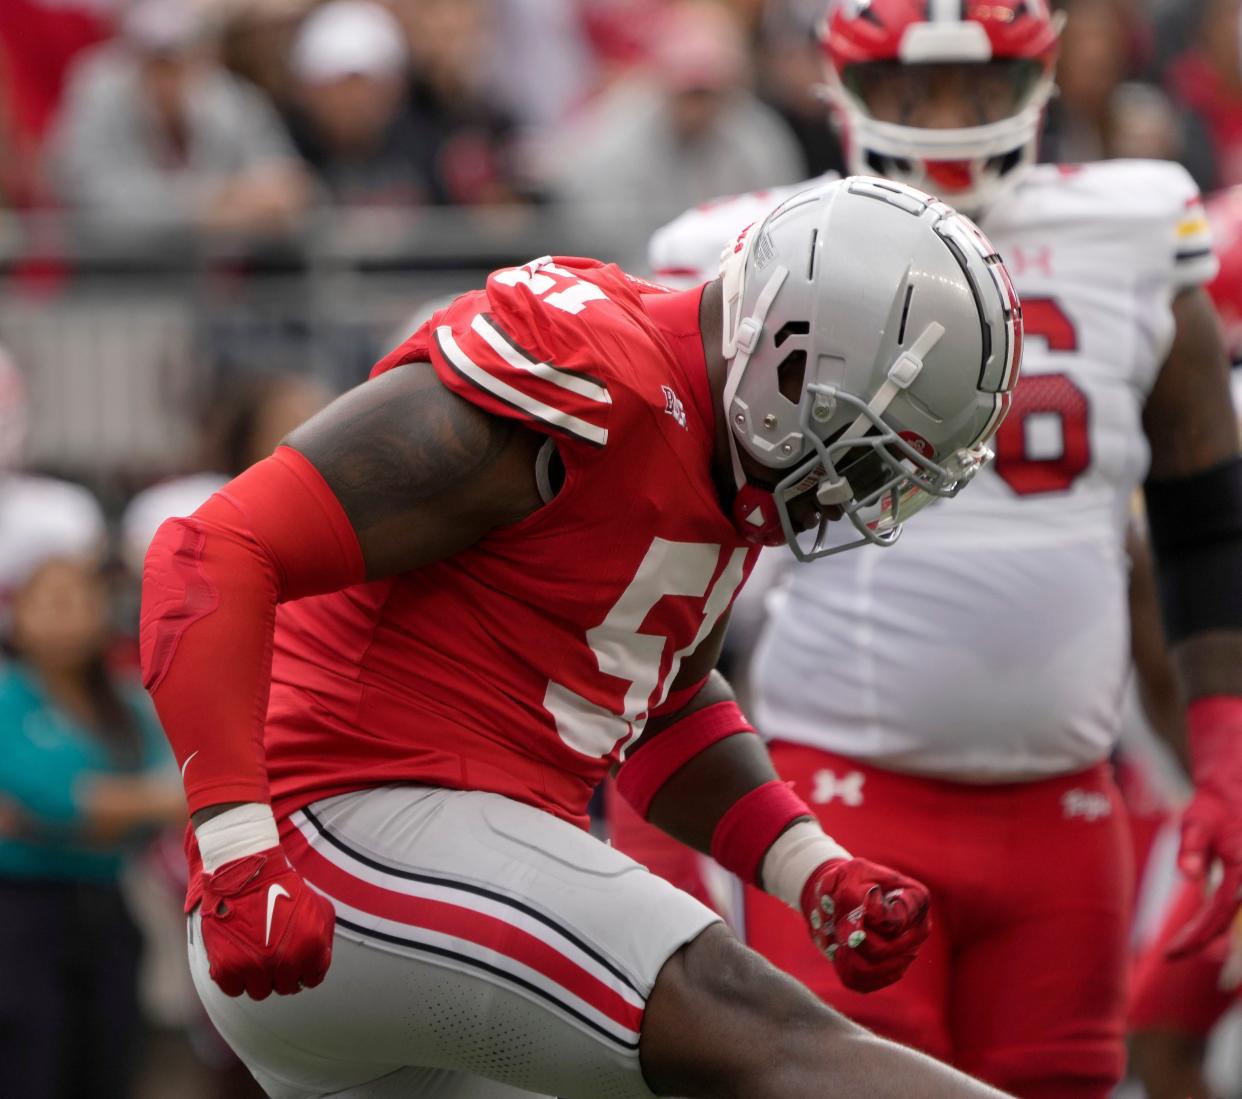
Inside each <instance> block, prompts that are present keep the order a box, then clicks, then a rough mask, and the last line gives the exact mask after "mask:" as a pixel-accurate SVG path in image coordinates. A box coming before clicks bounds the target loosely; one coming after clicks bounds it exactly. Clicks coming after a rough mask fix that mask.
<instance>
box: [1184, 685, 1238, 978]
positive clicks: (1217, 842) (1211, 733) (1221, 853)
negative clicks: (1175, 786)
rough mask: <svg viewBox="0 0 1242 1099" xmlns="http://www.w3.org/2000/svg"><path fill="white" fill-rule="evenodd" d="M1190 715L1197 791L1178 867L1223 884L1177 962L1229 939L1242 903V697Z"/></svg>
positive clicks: (1199, 704)
mask: <svg viewBox="0 0 1242 1099" xmlns="http://www.w3.org/2000/svg"><path fill="white" fill-rule="evenodd" d="M1186 716H1187V726H1188V728H1187V732H1188V735H1189V739H1190V756H1191V760H1192V766H1191V772H1192V774H1193V776H1194V780H1195V793H1194V797H1193V798H1192V799H1191V801H1190V804H1189V805H1188V806H1187V807H1186V811H1185V812H1184V813H1183V814H1182V844H1181V850H1180V852H1179V853H1178V857H1177V864H1178V867H1179V868H1180V869H1181V871H1182V873H1183V874H1185V875H1186V876H1187V877H1188V878H1190V879H1191V880H1192V881H1202V882H1203V883H1204V885H1205V888H1206V887H1208V886H1209V879H1212V880H1214V881H1215V882H1217V884H1216V887H1215V890H1214V891H1211V893H1210V897H1209V899H1208V900H1207V902H1206V903H1205V905H1204V907H1203V908H1201V909H1200V910H1199V912H1198V913H1196V915H1195V916H1194V917H1192V918H1191V920H1190V922H1189V923H1188V924H1186V926H1185V927H1183V928H1182V930H1181V931H1180V932H1179V934H1178V936H1177V938H1176V939H1174V940H1173V942H1172V943H1171V944H1170V945H1169V948H1168V955H1169V957H1171V958H1184V957H1186V956H1187V955H1188V954H1193V953H1194V952H1195V951H1197V950H1201V949H1203V947H1205V946H1206V945H1207V944H1208V943H1210V942H1211V941H1212V940H1213V939H1215V938H1217V937H1218V936H1220V935H1223V934H1224V933H1225V931H1226V930H1227V929H1228V928H1229V925H1230V923H1231V922H1232V921H1233V918H1234V915H1235V914H1236V913H1237V911H1238V908H1239V906H1240V905H1242V699H1239V698H1233V697H1231V696H1224V695H1221V696H1214V697H1209V698H1201V699H1197V700H1196V701H1195V702H1193V703H1192V704H1191V706H1190V708H1189V710H1188V711H1187V715H1186Z"/></svg>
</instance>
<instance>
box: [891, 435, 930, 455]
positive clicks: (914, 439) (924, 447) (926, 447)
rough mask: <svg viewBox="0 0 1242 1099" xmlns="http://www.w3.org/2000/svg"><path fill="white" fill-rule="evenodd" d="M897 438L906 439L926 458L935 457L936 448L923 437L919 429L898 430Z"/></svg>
mask: <svg viewBox="0 0 1242 1099" xmlns="http://www.w3.org/2000/svg"><path fill="white" fill-rule="evenodd" d="M897 438H899V439H904V440H905V441H906V442H907V443H909V444H910V445H911V446H912V447H913V448H914V449H915V450H917V451H918V452H919V453H920V454H921V455H923V457H924V458H934V457H935V456H936V448H935V447H934V446H932V445H931V443H929V442H928V441H927V440H926V439H924V438H923V436H922V435H920V434H919V433H918V432H917V431H901V432H898V434H897Z"/></svg>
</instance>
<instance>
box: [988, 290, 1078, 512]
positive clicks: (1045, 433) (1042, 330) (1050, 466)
mask: <svg viewBox="0 0 1242 1099" xmlns="http://www.w3.org/2000/svg"><path fill="white" fill-rule="evenodd" d="M1022 320H1023V326H1024V327H1025V329H1026V335H1027V336H1028V337H1036V338H1042V339H1043V340H1044V341H1045V342H1046V343H1047V345H1048V350H1049V351H1050V352H1053V353H1059V354H1072V353H1074V352H1076V351H1077V350H1078V332H1077V330H1076V329H1075V327H1074V323H1073V321H1071V320H1070V318H1069V317H1068V316H1067V315H1066V313H1065V310H1064V309H1062V308H1061V305H1060V303H1059V302H1057V301H1056V300H1054V299H1053V298H1024V299H1023V302H1022ZM1089 418H1090V405H1089V404H1088V402H1087V397H1086V394H1084V393H1083V391H1082V390H1081V389H1079V388H1078V386H1077V385H1075V384H1074V380H1073V379H1072V378H1071V377H1069V375H1067V374H1061V373H1051V374H1024V375H1022V376H1021V377H1020V378H1019V379H1018V388H1017V390H1016V391H1015V392H1014V399H1013V409H1012V410H1011V411H1010V413H1009V415H1008V416H1007V417H1006V419H1005V422H1004V423H1003V424H1001V427H1000V431H998V432H997V433H996V443H995V446H996V472H997V474H999V476H1000V477H1001V479H1002V480H1004V482H1005V483H1006V484H1007V485H1009V487H1010V488H1011V489H1013V490H1014V492H1016V493H1017V494H1018V495H1019V496H1032V495H1036V494H1039V493H1046V492H1066V491H1068V490H1069V489H1070V488H1072V487H1073V484H1074V481H1075V480H1077V479H1078V477H1079V476H1081V475H1082V474H1083V473H1085V472H1086V470H1087V468H1088V467H1089V466H1090V465H1091V437H1090V435H1089V434H1088V421H1089Z"/></svg>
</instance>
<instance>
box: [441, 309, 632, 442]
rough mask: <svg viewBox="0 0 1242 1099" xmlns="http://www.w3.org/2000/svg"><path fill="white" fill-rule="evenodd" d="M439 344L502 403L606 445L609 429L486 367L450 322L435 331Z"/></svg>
mask: <svg viewBox="0 0 1242 1099" xmlns="http://www.w3.org/2000/svg"><path fill="white" fill-rule="evenodd" d="M435 337H436V346H437V347H438V348H439V350H440V354H441V355H443V356H444V359H445V361H446V362H447V363H448V364H449V365H450V366H451V367H453V369H454V370H456V371H457V372H458V373H459V374H460V375H461V376H462V377H463V378H465V379H466V380H467V381H469V382H471V383H472V384H474V385H476V386H478V387H479V388H480V389H482V390H483V391H484V392H486V393H489V394H490V395H491V396H492V397H494V398H495V399H496V400H498V401H500V402H501V403H502V404H505V405H508V406H509V407H510V408H514V409H516V410H517V411H519V412H522V413H524V414H525V415H526V416H529V417H530V418H531V419H533V420H538V421H540V422H541V423H544V424H547V425H548V426H549V427H553V428H555V429H557V430H558V431H563V432H565V434H567V435H570V436H572V437H573V438H575V439H580V440H581V441H582V442H585V443H590V444H591V445H592V446H604V445H606V444H607V442H608V429H607V428H604V427H599V426H597V425H596V424H593V423H589V422H588V421H586V420H584V419H582V418H581V417H578V416H573V415H570V414H569V413H568V412H565V411H563V410H562V409H559V408H553V407H552V405H549V404H546V403H544V402H543V401H540V400H537V399H536V398H535V397H532V396H531V395H530V394H528V393H524V392H522V390H520V389H516V388H515V387H514V386H511V385H510V384H509V383H508V382H505V381H502V380H501V379H500V378H498V377H496V375H495V374H493V373H491V372H490V371H489V370H487V369H486V368H484V367H482V366H480V365H479V364H478V363H476V362H475V361H474V360H473V359H471V358H470V357H469V356H468V355H467V354H466V353H465V352H464V351H462V349H461V347H460V346H459V345H458V343H457V340H456V339H455V338H454V336H453V330H452V329H451V328H450V327H449V326H448V325H446V324H442V325H440V327H439V328H437V329H436V331H435Z"/></svg>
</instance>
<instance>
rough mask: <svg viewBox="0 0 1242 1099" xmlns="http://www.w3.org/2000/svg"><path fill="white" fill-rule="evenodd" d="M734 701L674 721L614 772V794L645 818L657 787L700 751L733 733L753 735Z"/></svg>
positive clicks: (658, 789) (709, 707) (712, 706)
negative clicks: (615, 773)
mask: <svg viewBox="0 0 1242 1099" xmlns="http://www.w3.org/2000/svg"><path fill="white" fill-rule="evenodd" d="M754 731H755V730H754V729H753V728H752V727H751V725H750V722H749V721H747V720H746V718H745V716H744V715H743V714H742V711H741V710H740V709H738V705H737V703H736V702H717V703H714V704H713V705H711V706H705V707H704V708H703V709H701V710H696V711H695V712H694V713H692V714H690V715H688V716H687V717H683V718H682V719H681V720H680V721H677V722H674V723H673V724H672V725H670V726H669V727H668V728H667V729H664V730H662V731H661V732H660V733H659V735H658V736H654V737H652V739H651V740H650V742H648V743H647V744H644V745H643V746H642V748H641V749H639V750H638V751H637V752H635V753H634V754H633V755H632V756H630V757H629V758H628V759H627V760H626V761H625V762H624V763H623V764H622V765H621V769H620V770H619V771H618V772H617V793H619V794H620V795H621V796H622V797H623V798H625V800H626V801H628V802H629V803H630V804H631V805H632V806H633V807H634V808H635V809H636V810H637V811H638V813H639V815H640V816H642V817H643V818H646V816H647V810H648V809H649V808H650V807H651V802H652V799H654V798H655V796H656V794H658V793H659V792H660V788H661V787H662V786H663V785H664V784H665V783H666V782H668V780H669V779H670V778H672V777H673V775H675V774H676V773H677V772H678V771H680V770H681V769H682V768H683V767H684V766H685V765H686V764H687V763H689V762H690V761H691V760H692V759H693V758H694V757H695V756H697V755H698V754H699V753H700V752H703V751H706V750H707V749H708V748H710V747H711V746H712V745H713V744H715V743H716V742H717V741H719V740H724V739H725V738H726V737H731V736H733V735H734V734H736V733H753V732H754Z"/></svg>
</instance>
